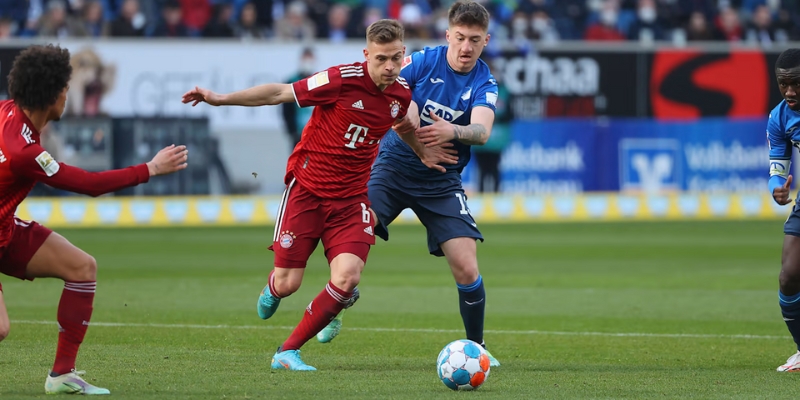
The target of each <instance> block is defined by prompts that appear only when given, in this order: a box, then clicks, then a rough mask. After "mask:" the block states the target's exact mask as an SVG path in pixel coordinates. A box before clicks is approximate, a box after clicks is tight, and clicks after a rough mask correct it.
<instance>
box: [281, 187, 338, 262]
mask: <svg viewBox="0 0 800 400" xmlns="http://www.w3.org/2000/svg"><path fill="white" fill-rule="evenodd" d="M321 205H322V200H321V199H319V198H317V197H316V196H314V195H312V194H311V193H309V192H308V191H306V190H305V189H303V188H302V187H301V186H299V185H297V184H296V183H294V182H293V183H292V184H290V185H289V186H288V187H287V189H286V191H285V192H284V195H283V201H281V205H280V207H279V208H278V216H277V218H276V221H275V231H274V234H273V237H272V246H270V250H272V251H274V252H275V266H276V267H279V268H285V269H291V268H301V269H302V268H305V267H306V264H307V263H308V258H309V257H310V256H311V253H313V252H314V249H316V247H317V244H318V243H319V239H320V234H321V232H322V226H323V224H324V223H325V215H324V213H323V212H322V210H321ZM276 271H277V270H276ZM287 273H288V272H287Z"/></svg>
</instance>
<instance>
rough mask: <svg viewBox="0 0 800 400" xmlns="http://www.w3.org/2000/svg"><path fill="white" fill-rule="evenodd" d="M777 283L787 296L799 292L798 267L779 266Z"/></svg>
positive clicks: (799, 270) (799, 277)
mask: <svg viewBox="0 0 800 400" xmlns="http://www.w3.org/2000/svg"><path fill="white" fill-rule="evenodd" d="M778 283H779V285H780V290H781V293H783V294H785V295H787V296H791V295H794V294H797V293H800V268H787V267H786V266H784V267H783V268H781V273H780V275H779V276H778Z"/></svg>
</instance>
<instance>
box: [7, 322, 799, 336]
mask: <svg viewBox="0 0 800 400" xmlns="http://www.w3.org/2000/svg"><path fill="white" fill-rule="evenodd" d="M11 323H12V324H27V325H56V321H29V320H16V321H15V320H12V321H11ZM91 325H92V326H106V327H120V328H163V329H242V330H248V329H267V330H291V329H294V327H293V326H275V325H262V326H255V325H198V324H138V323H127V322H92V323H91ZM346 329H347V330H351V331H364V332H403V333H463V332H464V331H463V330H460V329H424V328H358V327H347V328H346ZM484 333H487V334H495V335H550V336H601V337H643V338H676V339H682V338H687V339H752V340H789V339H790V337H789V336H771V335H722V334H702V333H644V332H564V331H525V330H491V329H489V330H486V331H484Z"/></svg>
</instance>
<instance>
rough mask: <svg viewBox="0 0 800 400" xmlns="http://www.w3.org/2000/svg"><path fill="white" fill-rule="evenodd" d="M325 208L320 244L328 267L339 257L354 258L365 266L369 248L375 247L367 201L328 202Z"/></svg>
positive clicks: (372, 220)
mask: <svg viewBox="0 0 800 400" xmlns="http://www.w3.org/2000/svg"><path fill="white" fill-rule="evenodd" d="M327 207H328V209H327V214H328V217H327V219H326V220H325V225H324V228H323V230H322V244H323V246H325V257H327V258H328V263H331V262H332V261H333V260H334V259H335V258H336V256H338V255H339V254H342V253H349V254H355V255H356V256H358V257H359V258H361V260H362V261H364V262H365V263H366V262H367V255H368V254H369V247H370V246H373V245H374V244H375V234H374V231H375V226H374V218H373V216H372V213H371V212H370V210H369V200H368V199H367V197H366V196H358V197H353V198H349V199H341V200H331V201H330V202H328V205H327Z"/></svg>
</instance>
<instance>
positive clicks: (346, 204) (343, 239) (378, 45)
mask: <svg viewBox="0 0 800 400" xmlns="http://www.w3.org/2000/svg"><path fill="white" fill-rule="evenodd" d="M403 34H404V31H403V27H402V25H400V23H399V22H397V21H394V20H387V19H384V20H380V21H377V22H375V23H373V24H372V25H370V26H369V28H368V29H367V47H366V49H364V57H365V59H366V61H365V62H360V63H354V64H347V65H339V66H335V67H331V68H328V69H327V70H324V71H321V72H319V73H317V74H315V75H312V76H310V77H308V78H305V79H301V80H299V81H297V82H294V83H292V84H277V83H271V84H265V85H259V86H255V87H252V88H249V89H245V90H242V91H238V92H234V93H230V94H227V95H221V94H217V93H214V92H211V91H209V90H207V89H201V88H195V89H194V90H191V91H189V92H187V93H186V94H184V96H183V102H184V103H192V105H196V104H198V103H199V102H206V103H208V104H210V105H213V106H218V105H239V106H261V105H277V104H281V103H288V102H295V101H296V102H297V104H298V105H299V106H300V107H307V106H316V107H315V108H314V111H313V114H312V116H311V119H310V120H309V122H308V124H307V125H306V126H305V128H304V129H303V134H302V137H301V139H300V143H298V145H297V147H295V149H294V151H293V152H292V155H291V156H290V157H289V161H288V166H287V169H286V176H285V182H286V185H287V186H286V191H285V192H284V194H283V201H282V203H281V207H280V209H279V211H278V217H277V221H276V225H275V233H274V236H273V243H272V246H270V249H271V250H273V251H274V252H275V268H274V269H273V271H272V272H271V273H270V276H269V283H268V284H267V285H266V287H265V288H264V290H263V291H262V293H261V295H260V296H259V300H258V305H257V310H258V314H259V316H260V317H261V318H262V319H267V318H269V317H271V316H272V315H273V313H274V312H275V310H276V309H277V307H278V304H279V303H280V300H281V299H282V298H284V297H286V296H289V295H290V294H292V293H294V292H295V291H297V289H298V288H299V287H300V283H301V281H302V279H303V271H304V268H305V267H306V263H307V262H308V258H309V256H310V255H311V253H312V252H313V251H314V249H315V248H316V247H317V244H318V242H319V241H320V240H322V244H323V245H324V246H325V256H326V257H327V259H328V262H329V264H330V269H331V279H330V281H329V282H328V284H327V285H326V286H325V288H324V289H323V290H322V291H321V292H320V293H319V295H317V297H316V298H314V300H313V301H311V303H310V304H309V305H308V307H307V308H306V311H305V313H304V315H303V319H302V320H301V321H300V323H299V324H298V325H297V327H296V328H295V330H294V331H293V332H292V334H291V335H290V336H289V338H288V339H287V340H286V341H285V342H284V343H283V345H281V346H280V347H278V350H277V352H276V353H275V355H274V356H273V358H272V368H274V369H289V370H293V371H297V370H302V371H313V370H315V368H314V367H312V366H309V365H306V364H305V363H304V362H303V361H302V360H301V359H300V354H299V349H300V347H301V346H302V345H303V344H305V343H306V342H307V341H308V340H309V339H311V338H312V337H314V335H316V334H317V332H319V331H320V330H321V329H322V328H324V327H325V326H326V325H327V324H328V323H329V322H330V321H331V320H332V319H333V318H334V317H336V315H337V314H338V313H339V311H341V310H342V309H343V308H344V307H345V306H346V305H347V304H348V302H349V301H351V298H352V297H353V291H354V289H355V287H356V285H357V284H358V282H359V280H360V278H361V271H362V270H363V268H364V264H365V262H366V261H367V254H368V253H369V249H370V246H371V245H374V244H375V237H374V236H373V229H374V225H373V223H374V221H373V216H372V212H371V210H370V208H369V204H370V203H369V200H368V198H367V180H368V179H369V171H370V168H371V166H372V163H373V161H374V160H375V156H376V155H377V153H378V144H379V143H380V140H381V138H382V137H383V136H384V135H385V134H386V132H387V131H388V130H389V128H391V126H392V124H394V123H395V122H397V121H398V120H400V119H402V118H403V117H404V116H405V114H406V111H407V109H408V105H409V103H410V102H411V91H410V90H409V88H408V85H407V84H406V82H405V80H404V79H403V78H400V77H399V74H400V68H401V66H402V62H403V57H404V54H405V46H404V45H403Z"/></svg>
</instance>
